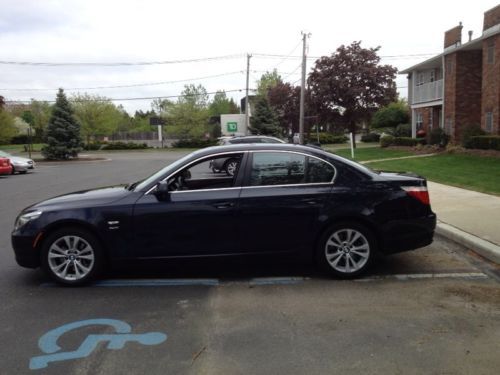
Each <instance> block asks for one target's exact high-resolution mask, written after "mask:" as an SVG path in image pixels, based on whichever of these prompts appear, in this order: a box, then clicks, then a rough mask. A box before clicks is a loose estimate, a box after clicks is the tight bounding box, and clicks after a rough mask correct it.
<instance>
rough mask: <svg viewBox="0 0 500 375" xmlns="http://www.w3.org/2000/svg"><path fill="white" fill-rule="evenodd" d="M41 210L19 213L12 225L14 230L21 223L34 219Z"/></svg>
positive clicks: (38, 215)
mask: <svg viewBox="0 0 500 375" xmlns="http://www.w3.org/2000/svg"><path fill="white" fill-rule="evenodd" d="M41 214H42V211H33V212H28V213H26V214H22V215H19V216H18V217H17V219H16V224H15V225H14V230H18V229H19V228H21V227H22V226H23V225H26V224H27V223H29V222H30V221H32V220H36V219H38V218H39V217H40V215H41Z"/></svg>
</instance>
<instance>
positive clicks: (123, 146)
mask: <svg viewBox="0 0 500 375" xmlns="http://www.w3.org/2000/svg"><path fill="white" fill-rule="evenodd" d="M145 148H148V145H147V144H146V143H134V142H127V143H125V142H112V143H108V144H106V145H104V146H102V148H101V149H102V150H143V149H145Z"/></svg>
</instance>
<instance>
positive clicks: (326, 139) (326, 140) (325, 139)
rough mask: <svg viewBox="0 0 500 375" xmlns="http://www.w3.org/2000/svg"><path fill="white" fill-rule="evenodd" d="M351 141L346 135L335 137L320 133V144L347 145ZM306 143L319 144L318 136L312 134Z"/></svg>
mask: <svg viewBox="0 0 500 375" xmlns="http://www.w3.org/2000/svg"><path fill="white" fill-rule="evenodd" d="M348 140H349V138H347V137H346V136H345V135H334V134H331V133H325V132H321V133H319V143H320V144H322V145H327V144H334V143H346V142H347V141H348ZM305 141H306V143H309V142H318V135H317V134H315V133H311V134H310V136H309V138H307V137H306V139H305Z"/></svg>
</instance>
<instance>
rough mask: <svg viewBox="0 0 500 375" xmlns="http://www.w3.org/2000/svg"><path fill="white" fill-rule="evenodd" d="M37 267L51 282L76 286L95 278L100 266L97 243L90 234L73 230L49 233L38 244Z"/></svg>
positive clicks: (76, 229) (101, 255)
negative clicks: (39, 254) (38, 264)
mask: <svg viewBox="0 0 500 375" xmlns="http://www.w3.org/2000/svg"><path fill="white" fill-rule="evenodd" d="M41 257H42V258H41V266H42V269H43V270H44V272H45V273H46V274H47V275H48V276H49V277H50V278H51V279H52V280H54V281H55V282H57V283H59V284H63V285H68V286H80V285H84V284H86V283H89V282H91V281H92V280H94V279H95V278H96V277H98V276H99V275H100V274H101V272H102V270H103V266H104V256H103V251H102V246H101V244H100V242H99V240H98V239H97V238H96V237H95V236H94V235H93V234H92V233H90V232H88V231H86V230H84V229H80V228H74V227H68V228H62V229H59V230H57V231H55V232H54V233H51V234H50V235H49V236H48V237H47V238H46V239H45V240H44V241H43V244H42V251H41Z"/></svg>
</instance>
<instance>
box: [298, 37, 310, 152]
mask: <svg viewBox="0 0 500 375" xmlns="http://www.w3.org/2000/svg"><path fill="white" fill-rule="evenodd" d="M301 34H302V80H301V81H302V83H301V85H300V115H299V139H300V144H301V145H303V144H304V99H305V95H306V48H307V38H308V37H310V36H311V34H309V33H305V32H303V31H301Z"/></svg>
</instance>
